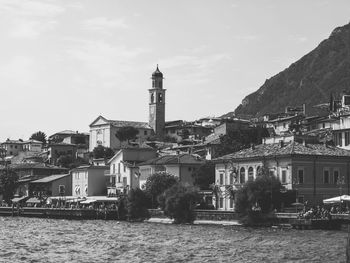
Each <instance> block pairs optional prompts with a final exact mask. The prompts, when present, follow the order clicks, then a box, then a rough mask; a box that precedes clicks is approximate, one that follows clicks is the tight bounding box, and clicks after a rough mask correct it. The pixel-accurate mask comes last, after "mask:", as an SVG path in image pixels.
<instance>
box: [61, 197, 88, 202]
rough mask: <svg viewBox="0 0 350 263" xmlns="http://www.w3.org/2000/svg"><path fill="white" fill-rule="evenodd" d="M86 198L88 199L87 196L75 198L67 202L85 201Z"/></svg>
mask: <svg viewBox="0 0 350 263" xmlns="http://www.w3.org/2000/svg"><path fill="white" fill-rule="evenodd" d="M85 200H86V199H85V198H75V199H70V200H67V201H66V202H67V203H78V202H81V201H85Z"/></svg>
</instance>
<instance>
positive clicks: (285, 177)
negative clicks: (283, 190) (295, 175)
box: [281, 170, 287, 184]
mask: <svg viewBox="0 0 350 263" xmlns="http://www.w3.org/2000/svg"><path fill="white" fill-rule="evenodd" d="M281 183H282V184H286V183H287V170H282V178H281Z"/></svg>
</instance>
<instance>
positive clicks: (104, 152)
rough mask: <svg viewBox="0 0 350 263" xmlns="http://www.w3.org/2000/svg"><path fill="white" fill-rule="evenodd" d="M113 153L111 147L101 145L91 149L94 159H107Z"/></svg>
mask: <svg viewBox="0 0 350 263" xmlns="http://www.w3.org/2000/svg"><path fill="white" fill-rule="evenodd" d="M113 155H114V152H113V150H112V149H111V148H109V147H104V146H102V145H98V146H96V147H95V148H94V149H93V150H92V156H93V157H94V158H95V159H100V158H104V159H109V158H111V157H113Z"/></svg>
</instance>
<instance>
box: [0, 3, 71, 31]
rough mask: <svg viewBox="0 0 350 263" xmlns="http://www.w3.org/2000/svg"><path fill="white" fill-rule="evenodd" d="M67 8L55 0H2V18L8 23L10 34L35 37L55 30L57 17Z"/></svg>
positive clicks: (0, 13)
mask: <svg viewBox="0 0 350 263" xmlns="http://www.w3.org/2000/svg"><path fill="white" fill-rule="evenodd" d="M64 11H65V9H64V8H63V7H62V6H59V5H58V4H55V1H37V0H27V1H20V0H0V17H1V20H3V21H4V22H6V24H8V25H9V26H8V35H9V36H10V37H15V38H35V37H37V36H39V35H41V34H43V33H46V32H48V31H51V30H53V29H54V28H55V27H56V26H57V24H58V22H57V19H56V17H57V16H58V15H60V14H62V13H63V12H64Z"/></svg>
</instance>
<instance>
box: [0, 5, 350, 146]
mask: <svg viewBox="0 0 350 263" xmlns="http://www.w3.org/2000/svg"><path fill="white" fill-rule="evenodd" d="M349 10H350V1H348V0H308V1H305V0H285V1H281V0H242V1H239V0H220V1H218V0H176V1H175V0H172V1H170V0H147V1H145V0H132V1H125V0H124V1H121V0H120V1H119V0H80V1H79V0H76V1H75V0H0V43H1V45H0V46H1V48H0V94H1V95H0V142H1V141H5V140H6V139H7V138H10V139H19V138H22V139H28V138H29V137H30V135H31V134H32V133H34V132H36V131H39V130H40V131H43V132H45V133H46V134H47V135H48V136H49V135H51V134H54V133H56V132H59V131H62V130H76V131H80V132H88V131H89V124H90V123H92V122H93V121H94V120H95V119H96V118H97V117H98V116H99V115H102V116H104V117H105V118H107V119H113V120H129V121H143V122H147V121H148V98H149V97H148V89H149V88H151V79H150V78H151V74H152V72H153V71H154V70H155V69H156V65H157V64H159V69H160V70H161V71H162V72H163V74H164V78H165V79H164V84H163V85H164V88H165V89H166V90H167V91H166V120H167V121H170V120H178V119H183V120H187V121H191V120H196V119H199V118H202V117H207V116H220V115H222V114H225V113H227V112H230V111H233V110H234V109H235V108H236V107H237V106H238V105H239V104H240V103H241V101H242V99H243V98H244V97H245V96H247V95H248V94H250V93H252V92H254V91H256V90H257V89H258V88H259V87H260V86H261V85H262V84H263V83H264V82H265V80H266V79H268V78H270V77H272V76H273V75H275V74H277V73H278V72H280V71H282V70H284V69H285V68H287V67H288V66H289V65H290V64H291V63H293V62H295V61H297V60H298V59H299V58H301V57H302V56H303V55H305V54H307V53H308V52H310V51H311V50H313V49H314V48H315V47H316V46H317V45H318V44H319V43H320V42H321V41H322V40H324V39H326V38H328V37H329V35H330V33H331V32H332V30H333V29H334V28H336V27H338V26H342V25H344V24H347V23H349V21H350V16H349Z"/></svg>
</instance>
